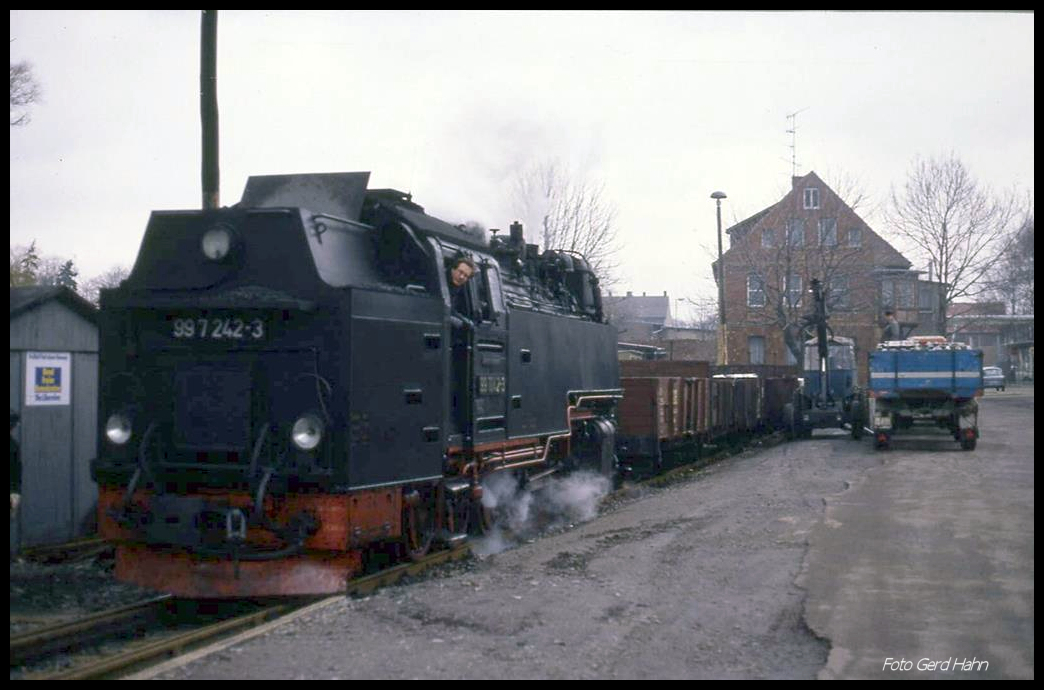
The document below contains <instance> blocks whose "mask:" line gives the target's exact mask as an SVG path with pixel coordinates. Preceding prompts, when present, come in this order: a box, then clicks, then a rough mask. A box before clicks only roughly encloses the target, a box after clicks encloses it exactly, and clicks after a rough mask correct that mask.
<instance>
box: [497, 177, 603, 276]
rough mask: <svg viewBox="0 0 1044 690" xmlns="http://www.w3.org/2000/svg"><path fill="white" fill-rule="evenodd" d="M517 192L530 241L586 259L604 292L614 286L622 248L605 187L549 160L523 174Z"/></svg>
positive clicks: (518, 209)
mask: <svg viewBox="0 0 1044 690" xmlns="http://www.w3.org/2000/svg"><path fill="white" fill-rule="evenodd" d="M513 191H514V199H513V202H514V207H515V212H516V213H518V214H519V215H520V216H521V217H522V218H523V222H524V224H525V227H526V229H527V232H529V233H531V234H530V237H531V241H532V239H536V240H537V241H538V243H539V244H541V245H542V246H543V248H544V249H557V250H566V251H572V252H577V253H579V254H581V255H583V256H584V258H586V259H587V261H588V263H589V264H590V265H591V268H592V269H593V270H594V272H595V275H597V276H598V278H599V281H600V282H601V284H602V287H603V288H604V289H608V288H611V287H612V285H613V284H614V282H615V273H616V270H617V268H618V267H619V264H618V263H617V259H616V257H617V254H618V252H619V251H620V247H619V245H618V242H617V235H616V233H617V228H616V207H615V205H614V204H613V203H612V202H611V201H609V200H608V199H607V198H606V194H605V185H604V184H602V183H597V182H593V181H590V180H586V179H582V178H576V177H574V176H573V175H572V174H571V173H570V171H569V170H568V168H567V167H566V166H565V165H563V164H561V163H560V162H558V161H554V160H546V161H544V162H541V163H538V164H536V165H533V166H532V167H530V168H529V169H528V170H523V172H521V173H519V174H518V176H517V177H516V179H515V188H514V190H513Z"/></svg>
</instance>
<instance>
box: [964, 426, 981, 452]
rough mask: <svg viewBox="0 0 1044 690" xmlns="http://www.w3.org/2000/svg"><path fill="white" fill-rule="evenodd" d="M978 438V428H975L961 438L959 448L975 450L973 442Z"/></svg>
mask: <svg viewBox="0 0 1044 690" xmlns="http://www.w3.org/2000/svg"><path fill="white" fill-rule="evenodd" d="M978 439H979V430H978V429H975V430H974V433H972V434H968V435H965V436H963V437H962V438H961V450H975V442H976V441H978Z"/></svg>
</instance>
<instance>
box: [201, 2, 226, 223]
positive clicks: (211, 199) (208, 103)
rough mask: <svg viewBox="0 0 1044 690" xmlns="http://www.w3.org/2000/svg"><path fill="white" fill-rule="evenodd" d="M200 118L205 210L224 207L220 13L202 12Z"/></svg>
mask: <svg viewBox="0 0 1044 690" xmlns="http://www.w3.org/2000/svg"><path fill="white" fill-rule="evenodd" d="M199 63H200V65H199V115H200V121H201V124H202V129H203V152H202V153H203V163H202V167H203V172H202V182H203V210H204V211H208V210H212V209H216V208H220V206H221V195H220V188H221V172H220V167H219V166H218V105H217V10H202V26H201V29H200V60H199Z"/></svg>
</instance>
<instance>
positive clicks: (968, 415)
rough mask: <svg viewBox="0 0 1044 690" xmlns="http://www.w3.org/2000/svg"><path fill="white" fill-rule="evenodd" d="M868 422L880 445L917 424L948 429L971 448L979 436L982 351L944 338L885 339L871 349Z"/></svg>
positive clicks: (962, 445) (968, 448) (964, 444)
mask: <svg viewBox="0 0 1044 690" xmlns="http://www.w3.org/2000/svg"><path fill="white" fill-rule="evenodd" d="M868 393H869V396H868V397H869V399H868V401H867V407H868V413H869V414H868V421H869V422H870V425H871V431H872V432H873V433H874V438H875V445H876V447H877V448H878V449H885V448H888V447H889V446H890V445H891V439H892V435H893V434H895V433H896V432H899V431H903V430H906V429H910V428H912V427H913V426H915V425H919V426H933V427H936V428H939V429H945V430H946V431H947V432H949V433H951V434H952V435H953V438H954V440H956V441H959V442H960V444H961V447H962V448H964V449H965V450H974V448H975V444H976V441H977V439H978V437H979V421H978V420H979V405H978V401H977V398H978V397H980V396H981V395H982V352H980V351H979V350H972V349H969V348H968V347H966V346H964V345H961V344H959V343H956V344H955V343H947V342H946V340H945V339H944V338H942V337H939V336H925V337H920V338H914V339H912V340H909V341H892V342H887V343H883V344H882V345H880V346H878V349H877V350H875V351H874V352H871V353H870V387H869V391H868Z"/></svg>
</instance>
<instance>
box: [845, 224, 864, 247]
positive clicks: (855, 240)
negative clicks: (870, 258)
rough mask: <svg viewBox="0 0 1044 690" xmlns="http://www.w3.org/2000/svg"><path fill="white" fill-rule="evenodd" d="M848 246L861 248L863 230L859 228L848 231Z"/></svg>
mask: <svg viewBox="0 0 1044 690" xmlns="http://www.w3.org/2000/svg"><path fill="white" fill-rule="evenodd" d="M848 246H849V247H862V246H863V229H862V228H859V227H855V228H849V229H848Z"/></svg>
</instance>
